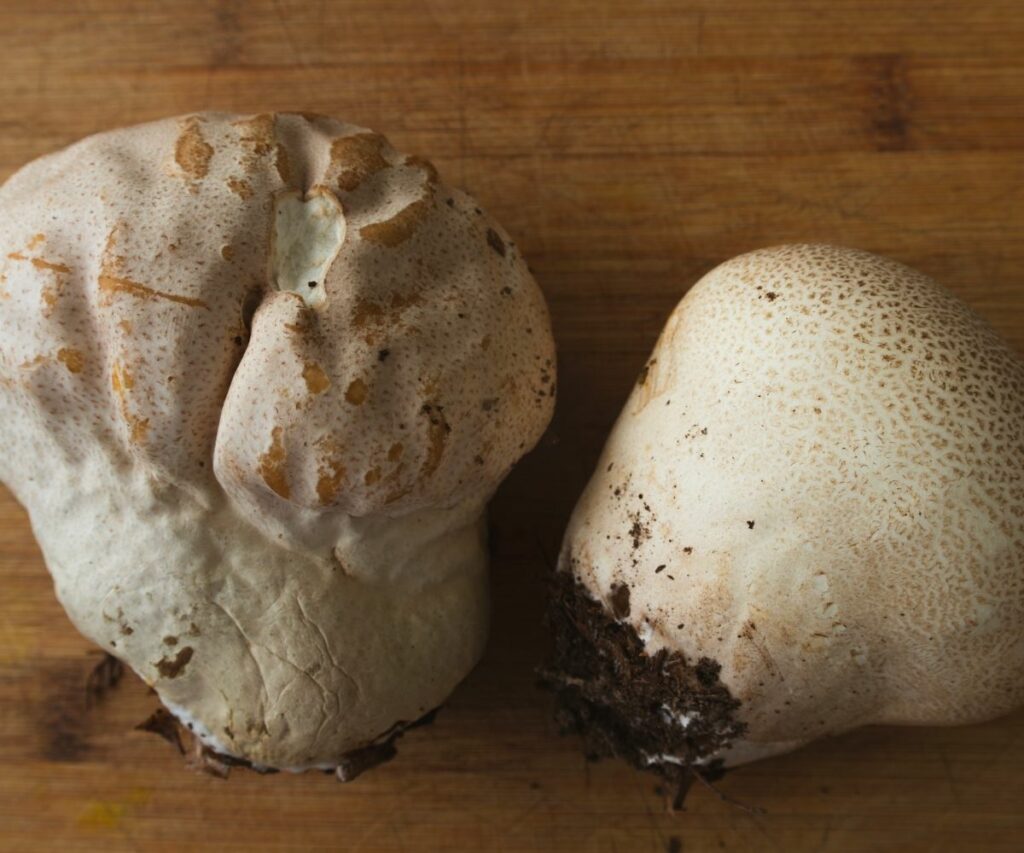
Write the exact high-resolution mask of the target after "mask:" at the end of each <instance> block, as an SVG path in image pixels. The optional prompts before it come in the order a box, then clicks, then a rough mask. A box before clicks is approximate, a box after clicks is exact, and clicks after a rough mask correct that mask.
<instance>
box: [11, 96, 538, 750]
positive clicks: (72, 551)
mask: <svg viewBox="0 0 1024 853" xmlns="http://www.w3.org/2000/svg"><path fill="white" fill-rule="evenodd" d="M0 210H2V212H3V218H2V221H0V248H2V253H0V282H2V284H0V418H2V424H3V431H4V440H5V446H4V452H3V454H2V455H0V476H2V479H3V481H4V482H6V483H7V484H8V486H9V487H10V488H11V489H12V491H13V492H14V494H15V495H16V497H17V498H18V500H19V501H21V503H22V504H23V505H24V506H25V507H26V508H27V510H28V512H29V515H30V517H31V521H32V525H33V528H34V530H35V532H36V535H37V538H38V540H39V543H40V546H41V548H42V551H43V554H44V557H45V559H46V563H47V566H48V567H49V569H50V572H51V573H52V575H53V579H54V582H55V586H56V590H57V594H58V596H59V598H60V600H61V602H62V604H63V605H64V607H65V609H66V610H67V612H68V614H69V616H70V617H71V619H72V620H73V622H74V623H75V625H76V626H77V627H78V628H79V630H80V631H81V632H82V633H83V634H85V635H86V636H87V637H89V638H90V639H92V640H93V641H95V642H96V643H98V644H100V645H101V646H103V647H104V648H105V649H107V650H108V651H109V652H111V653H112V654H114V655H116V656H117V657H118V658H120V659H121V660H123V661H124V662H126V663H127V664H129V665H130V666H131V667H132V668H133V669H134V670H135V671H136V672H137V673H138V674H139V675H140V676H142V678H143V679H145V681H147V682H148V683H150V684H151V685H152V686H153V687H155V688H156V691H157V692H158V694H159V696H160V699H161V700H162V702H163V703H164V704H165V705H166V706H167V708H168V709H170V710H171V711H172V712H173V713H174V714H175V715H176V716H177V717H178V718H179V719H180V720H181V721H183V722H185V723H187V724H188V725H189V726H190V728H192V730H193V731H194V732H195V733H196V734H197V735H198V736H199V737H200V738H201V740H202V742H203V743H205V744H206V745H207V746H208V747H209V748H210V749H213V750H215V751H216V752H218V753H223V754H225V755H227V756H232V757H235V758H238V759H243V760H245V761H248V762H251V763H252V764H254V765H257V766H266V767H278V768H306V767H313V766H316V767H335V766H338V767H341V766H343V765H345V761H346V756H347V755H350V754H351V753H352V751H353V750H360V749H361V748H363V747H366V746H367V745H368V744H374V743H379V741H380V739H381V738H389V737H391V736H392V735H393V734H394V733H395V732H396V731H398V730H399V729H400V728H401V727H402V726H403V725H406V724H408V723H410V722H412V721H415V720H417V719H418V718H420V717H421V716H423V715H424V714H425V713H426V712H429V711H431V710H432V709H433V708H434V707H436V706H437V705H438V704H440V703H441V702H442V701H443V700H444V699H445V698H446V697H447V696H448V694H449V693H450V691H451V690H452V689H453V688H454V687H455V685H456V684H457V683H458V682H459V681H460V680H461V679H462V678H463V677H464V676H465V675H466V674H467V672H468V671H469V670H470V668H471V667H472V666H473V665H474V664H475V662H476V661H477V659H478V658H479V656H480V654H481V651H482V648H483V644H484V640H485V635H486V630H487V612H488V602H487V578H486V554H485V530H484V511H485V504H486V502H487V501H488V499H489V498H490V496H491V494H492V493H493V492H494V490H495V488H496V487H497V486H498V484H499V483H500V482H501V480H502V479H503V478H504V476H505V475H506V474H507V473H508V471H509V469H510V468H511V467H512V465H513V464H514V463H515V462H516V460H517V459H518V458H519V457H520V456H521V455H522V454H523V453H525V452H526V451H527V450H528V449H529V448H530V447H531V446H532V445H533V444H534V443H535V442H536V441H537V440H538V438H539V436H540V434H541V432H542V431H543V429H544V428H545V426H546V424H547V423H548V420H549V418H550V415H551V411H552V408H553V405H554V390H553V388H554V385H553V374H554V363H553V360H554V349H553V343H552V339H551V333H550V328H549V321H548V316H547V310H546V308H545V305H544V301H543V297H542V295H541V293H540V291H539V289H538V288H537V286H536V284H535V283H534V281H533V279H532V278H531V276H530V274H529V272H528V271H527V267H526V263H525V261H524V260H523V258H522V256H521V255H520V253H519V250H518V249H517V248H516V247H515V245H514V243H512V242H511V241H510V240H509V238H508V237H507V235H506V234H505V232H504V231H503V230H502V228H501V227H500V226H499V225H498V224H497V223H495V222H494V221H493V220H492V219H490V218H489V217H488V216H487V215H486V214H485V213H483V212H482V211H481V210H480V209H479V208H478V207H477V206H476V205H475V203H474V202H473V200H472V199H470V198H469V197H468V196H466V195H464V194H462V193H460V192H457V191H454V190H451V189H449V188H448V187H446V186H445V185H444V184H443V183H442V182H441V181H440V179H439V177H438V174H437V172H436V170H435V169H434V167H433V166H432V165H431V164H430V163H429V162H427V161H426V160H423V159H420V158H418V157H407V156H404V155H402V154H399V153H398V152H396V151H395V150H394V149H393V148H391V146H390V145H389V144H388V143H387V141H386V140H385V139H384V138H383V137H382V136H380V135H378V134H376V133H371V132H370V131H367V130H365V129H362V128H358V127H353V126H352V125H348V124H344V123H342V122H340V121H336V120H334V119H330V118H325V117H322V116H305V115H296V114H278V115H257V116H234V115H224V114H215V113H207V114H199V115H192V116H187V117H183V118H173V119H168V120H164V121H157V122H154V123H152V124H147V125H143V126H140V127H135V128H129V129H125V130H117V131H113V132H110V133H103V134H100V135H98V136H93V137H90V138H88V139H86V140H84V141H82V142H79V143H78V144H76V145H73V146H71V147H70V148H68V149H67V150H65V151H62V152H60V153H58V154H54V155H51V156H48V157H44V158H42V159H40V160H37V161H35V162H33V163H31V164H29V165H28V166H26V167H25V168H23V169H22V170H21V171H20V172H18V173H17V174H16V175H15V176H14V177H12V178H11V179H10V180H9V181H8V182H7V184H6V185H5V186H4V187H3V189H2V190H0ZM345 766H347V765H345Z"/></svg>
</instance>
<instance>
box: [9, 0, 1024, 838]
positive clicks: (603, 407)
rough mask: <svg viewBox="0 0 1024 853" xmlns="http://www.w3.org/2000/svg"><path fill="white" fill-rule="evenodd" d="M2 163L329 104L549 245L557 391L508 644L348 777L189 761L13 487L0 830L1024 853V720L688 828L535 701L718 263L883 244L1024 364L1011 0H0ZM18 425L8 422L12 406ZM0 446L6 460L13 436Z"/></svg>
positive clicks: (498, 514)
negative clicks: (616, 447)
mask: <svg viewBox="0 0 1024 853" xmlns="http://www.w3.org/2000/svg"><path fill="white" fill-rule="evenodd" d="M2 13H3V17H2V20H3V27H2V29H0V122H2V124H0V173H2V176H3V177H6V176H7V175H9V174H10V173H11V172H12V171H13V170H14V169H15V168H17V167H18V166H19V165H20V164H22V163H24V162H25V161H27V160H29V159H31V158H33V157H36V156H38V155H40V154H44V153H46V152H48V151H51V150H53V149H55V148H57V147H60V146H63V145H65V144H67V143H69V142H71V141H73V140H75V139H77V138H79V137H81V136H84V135H86V134H88V133H92V132H94V131H98V130H103V129H106V128H110V127H113V126H116V125H122V124H128V123H133V122H140V121H144V120H146V119H150V118H155V117H158V116H163V115H166V114H174V113H181V112H187V111H193V110H197V109H201V108H208V107H216V108H223V109H229V110H235V111H241V112H261V111H266V110H273V109H298V110H311V111H316V112H322V113H330V114H335V115H338V116H342V117H344V118H346V119H348V120H350V121H353V122H356V123H359V124H364V125H368V126H371V127H374V128H377V129H379V130H382V131H384V132H386V133H387V134H388V135H389V136H390V137H391V138H392V140H393V141H394V142H395V143H396V145H397V146H398V147H399V148H400V149H401V150H404V151H410V152H419V153H422V154H424V155H427V156H429V157H431V158H432V159H433V160H434V161H435V162H436V163H437V165H438V166H439V167H440V169H441V171H442V173H443V174H444V175H445V176H446V178H447V179H448V180H449V181H451V182H452V183H454V184H456V185H460V186H462V187H464V188H466V189H468V190H470V191H471V192H472V193H474V194H475V195H476V196H477V197H478V198H479V200H480V201H481V203H482V204H483V205H485V206H486V207H487V208H488V209H489V210H490V211H491V212H493V213H494V214H495V215H496V216H497V218H498V219H499V220H500V221H501V222H503V223H504V224H505V225H506V226H507V227H508V229H509V231H510V232H511V233H512V234H514V235H515V237H516V239H517V241H518V242H519V244H520V246H521V248H522V249H523V251H524V253H525V254H526V256H527V257H528V258H529V259H530V261H531V264H532V267H533V269H534V271H535V273H536V276H537V278H538V280H539V281H540V283H541V285H542V286H543V288H544V290H545V292H546V294H547V297H548V300H549V303H550V306H551V309H552V313H553V316H554V325H555V331H556V335H557V338H558V343H559V347H560V365H559V367H560V376H559V395H560V396H559V410H558V414H557V416H556V419H555V423H554V425H553V427H552V429H551V431H550V433H549V435H548V436H547V438H546V439H545V440H544V441H543V443H542V445H541V447H540V448H539V449H538V450H537V451H536V452H535V453H534V454H533V455H532V456H530V457H529V458H528V459H526V460H525V461H524V462H523V463H522V464H521V465H520V466H519V467H518V468H517V469H516V471H515V472H514V473H513V475H512V477H511V478H510V479H509V481H508V482H507V483H506V484H505V486H504V487H503V488H502V490H501V492H500V494H499V496H498V498H497V500H496V502H495V504H494V507H493V512H492V520H493V531H494V540H495V546H494V550H495V559H494V626H493V637H492V640H491V644H490V647H489V650H488V653H487V656H486V658H485V660H484V661H483V663H481V665H480V666H479V667H478V669H477V670H476V671H475V672H474V673H473V674H472V675H471V676H470V677H469V678H468V680H467V681H466V683H465V684H464V685H463V686H462V687H461V688H460V689H459V690H458V692H457V693H456V694H455V696H453V698H452V700H451V702H450V703H449V705H448V706H447V707H446V708H445V709H444V711H443V712H442V713H441V714H440V716H439V717H438V719H437V722H436V723H435V724H434V725H433V726H430V727H426V728H423V729H419V730H416V731H414V732H412V733H410V734H408V735H407V736H406V737H405V738H403V739H402V741H401V742H400V744H399V747H400V749H399V757H398V759H397V760H395V761H394V762H392V763H391V764H388V765H386V766H384V767H383V768H380V769H379V770H377V771H375V772H373V773H370V774H368V775H367V776H364V777H362V778H360V779H359V780H358V781H356V782H354V783H352V784H350V785H347V786H343V785H340V784H339V783H337V782H335V781H334V780H333V779H332V778H330V777H327V776H324V775H320V774H311V775H305V776H289V775H285V774H282V775H278V776H273V777H259V776H256V775H255V774H252V773H247V772H236V773H235V774H234V775H233V776H232V778H231V779H230V780H229V781H226V782H224V781H219V780H216V779H213V778H210V777H206V776H200V775H196V774H194V773H192V772H190V771H187V770H185V769H183V768H182V766H181V761H180V759H179V758H178V757H177V756H176V755H175V754H174V753H173V752H172V751H171V750H170V748H169V747H168V746H167V744H165V743H163V742H162V741H160V740H158V739H157V738H154V737H153V736H151V735H147V734H144V733H141V732H136V731H133V726H134V725H135V724H136V723H138V722H140V721H141V720H143V719H144V718H145V717H146V716H147V715H148V714H149V713H150V711H151V710H153V708H154V707H155V706H156V701H155V698H154V697H153V696H151V695H149V694H148V693H147V691H146V690H145V688H144V687H142V686H141V685H140V683H139V682H137V681H134V680H126V681H125V683H123V684H122V686H121V687H120V688H118V689H117V690H116V691H114V692H113V693H111V694H110V695H109V696H108V697H107V698H106V699H105V700H104V701H102V702H101V703H99V704H98V705H97V706H96V707H94V708H91V709H87V708H86V706H85V694H84V680H85V678H86V676H87V674H88V672H89V671H90V669H91V668H92V666H93V665H94V664H95V663H96V662H97V661H98V659H99V657H98V654H97V651H96V650H95V649H93V648H92V647H91V646H90V644H89V643H87V642H86V641H85V640H83V639H82V638H80V637H79V636H78V635H77V634H76V632H75V631H74V630H73V629H72V627H71V625H70V624H69V623H68V620H67V619H66V618H65V616H64V615H63V613H62V611H61V609H60V607H59V606H58V605H57V604H56V602H55V600H54V597H53V592H52V588H51V585H50V582H49V579H48V577H47V574H46V571H45V568H44V566H43V563H42V560H41V558H40V555H39V552H38V550H37V548H36V546H35V544H34V541H33V538H32V533H31V530H30V529H29V524H28V521H27V519H26V517H25V514H24V513H23V512H22V510H21V509H20V508H19V507H18V506H17V505H16V504H15V503H14V501H13V500H12V499H11V498H10V496H9V495H8V494H7V493H5V492H3V493H0V848H3V849H9V850H18V851H23V850H24V851H33V850H79V849H81V850H121V849H125V850H131V849H138V850H236V849H237V850H252V849H262V848H267V849H271V848H273V849H285V848H289V849H297V850H298V849H313V848H317V849H345V850H384V849H389V850H390V849H416V850H419V849H445V850H465V851H481V850H516V849H519V850H528V849H535V850H595V851H596V850H602V851H603V850H608V851H611V850H623V851H625V850H645V851H646V850H649V851H673V850H686V851H693V850H705V849H711V850H720V849H728V850H733V849H735V850H745V849H765V850H783V851H803V850H849V849H867V848H884V849H892V850H900V851H905V850H981V849H1007V850H1011V849H1013V850H1020V849H1024V714H1021V713H1018V714H1016V715H1013V716H1011V717H1008V718H1006V719H1002V720H997V721H995V722H992V723H989V724H986V725H980V726H973V727H970V728H955V729H895V728H875V729H869V730H864V731H859V732H855V733H853V734H850V735H847V736H844V737H840V738H837V739H834V740H830V741H828V742H823V743H819V744H817V745H814V746H811V747H809V748H806V749H804V750H802V751H800V752H798V753H796V754H793V755H790V756H786V757H783V758H778V759H774V760H770V761H765V762H762V763H759V764H755V765H752V766H749V767H744V768H742V769H740V770H738V771H736V772H734V773H732V774H731V775H729V776H728V777H727V778H726V779H725V780H724V781H723V782H722V783H721V784H720V786H719V787H720V791H721V793H722V794H723V795H726V796H727V797H729V798H734V799H736V800H739V801H742V802H744V803H747V804H750V805H754V806H757V807H759V808H761V809H763V810H764V813H763V814H751V813H749V812H747V811H744V810H742V809H740V808H737V807H735V806H734V805H732V804H730V803H729V802H726V801H724V800H722V799H719V798H718V797H717V796H716V795H715V793H714V792H712V791H709V790H706V789H697V790H694V791H693V792H692V794H691V796H690V798H689V799H688V800H687V803H686V811H685V812H684V813H682V814H677V815H671V814H667V813H666V809H665V801H664V797H663V796H662V795H661V794H660V793H659V792H658V791H657V781H656V780H655V779H654V778H653V777H650V776H647V775H643V774H639V773H636V772H634V771H632V770H630V769H628V768H626V767H624V766H622V765H620V764H617V763H607V762H606V763H600V764H587V763H586V762H585V761H584V760H583V759H582V757H581V754H580V752H579V749H578V744H577V743H576V742H575V741H573V740H571V739H564V738H559V737H558V735H557V733H556V731H555V727H554V725H553V724H552V722H551V718H550V706H549V700H548V697H547V696H546V695H545V694H544V693H542V692H540V691H538V690H537V689H536V688H535V685H534V681H535V678H534V674H533V670H534V667H535V665H536V664H537V663H538V661H539V660H540V659H541V657H542V655H543V648H544V633H543V631H542V629H541V627H540V614H541V610H542V606H543V595H542V589H541V584H540V580H541V577H542V575H543V573H544V572H545V570H546V566H547V564H549V563H550V560H551V558H552V555H553V554H554V553H556V552H557V548H558V541H559V537H560V534H561V530H562V528H563V525H564V523H565V520H566V517H567V514H568V512H569V510H570V508H571V506H572V503H573V501H574V499H575V497H576V495H577V494H578V493H579V491H580V489H581V488H582V486H583V484H584V482H585V480H586V478H587V476H588V474H589V472H590V469H591V467H592V465H593V464H594V461H595V458H596V455H597V453H598V450H599V448H600V445H601V442H602V440H603V437H604V436H605V435H606V433H607V430H608V428H609V426H610V424H611V422H612V420H613V418H614V417H615V415H616V412H617V410H618V408H619V407H620V405H621V404H622V402H623V400H624V398H625V396H626V394H627V393H628V390H629V388H630V386H631V383H632V382H633V380H634V378H635V375H636V373H637V371H638V370H639V368H640V366H641V365H642V363H643V361H644V359H645V356H646V354H647V352H648V351H649V349H650V347H651V346H652V344H653V342H654V339H655V337H656V335H657V332H658V330H659V328H660V325H661V323H662V322H663V321H664V319H665V317H666V315H667V313H668V312H669V310H670V309H671V308H672V307H673V305H674V304H675V303H676V301H677V300H678V299H679V298H680V297H681V296H682V294H683V293H684V292H685V291H686V289H687V288H688V287H689V286H690V285H691V284H692V283H693V282H694V281H695V280H696V278H697V277H698V276H699V275H700V274H701V273H702V272H704V271H706V270H708V269H709V268H710V267H712V266H713V265H714V264H716V263H718V262H719V261H721V260H723V259H725V258H727V257H729V256H730V255H733V254H736V253H739V252H742V251H745V250H749V249H752V248H755V247H759V246H764V245H769V244H773V243H781V242H785V241H794V240H826V241H834V242H840V243H845V244H850V245H855V246H860V247H863V248H866V249H871V250H874V251H878V252H883V253H886V254H889V255H892V256H894V257H896V258H898V259H900V260H902V261H905V262H907V263H909V264H911V265H914V266H917V267H919V268H920V269H922V270H924V271H925V272H927V273H929V274H931V275H933V276H934V277H936V278H937V279H939V280H940V281H942V282H944V283H946V284H947V285H948V286H949V287H951V288H952V289H953V290H955V291H956V292H957V293H958V294H959V295H960V296H962V297H963V298H964V299H966V300H967V301H968V302H969V303H970V304H971V305H973V306H974V307H975V308H977V310H978V311H980V312H981V313H982V314H984V315H985V316H986V317H987V318H988V319H989V320H991V321H992V323H994V325H995V326H996V327H997V328H998V330H999V331H1000V332H1001V333H1003V334H1004V335H1006V336H1007V337H1008V338H1009V339H1010V340H1011V341H1012V342H1013V343H1014V344H1015V345H1016V346H1017V348H1018V349H1024V5H1022V4H1021V3H1020V2H1019V0H974V2H967V0H963V2H952V0H949V1H948V2H943V0H920V2H883V0H702V2H675V3H672V2H664V1H663V0H651V1H650V2H641V0H633V2H621V3H610V2H600V0H530V2H505V3H500V4H499V3H485V2H465V0H463V2H459V0H428V2H413V0H384V2H371V0H366V2H290V0H252V2H247V0H217V2H210V0H196V2H162V3H154V2H150V0H133V2H118V0H83V2H80V3H74V4H72V3H67V2H57V0H5V1H4V3H3V7H2ZM0 420H2V413H0ZM0 452H2V450H0Z"/></svg>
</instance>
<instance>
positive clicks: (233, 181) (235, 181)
mask: <svg viewBox="0 0 1024 853" xmlns="http://www.w3.org/2000/svg"><path fill="white" fill-rule="evenodd" d="M227 184H228V189H229V190H231V192H233V193H234V194H235V195H237V196H238V197H239V198H252V187H251V186H249V182H248V181H245V180H242V179H241V178H234V177H232V178H228V180H227Z"/></svg>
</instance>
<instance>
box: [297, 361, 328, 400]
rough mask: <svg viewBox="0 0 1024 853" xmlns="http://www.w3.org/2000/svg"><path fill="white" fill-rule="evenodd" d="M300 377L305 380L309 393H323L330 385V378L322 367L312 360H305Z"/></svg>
mask: <svg viewBox="0 0 1024 853" xmlns="http://www.w3.org/2000/svg"><path fill="white" fill-rule="evenodd" d="M302 378H303V379H305V380H306V389H307V390H308V391H309V393H310V394H323V392H324V391H326V390H327V389H328V388H330V387H331V380H330V379H328V378H327V374H326V373H324V371H323V368H322V367H320V365H319V364H314V363H313V362H307V363H306V366H305V367H303V368H302Z"/></svg>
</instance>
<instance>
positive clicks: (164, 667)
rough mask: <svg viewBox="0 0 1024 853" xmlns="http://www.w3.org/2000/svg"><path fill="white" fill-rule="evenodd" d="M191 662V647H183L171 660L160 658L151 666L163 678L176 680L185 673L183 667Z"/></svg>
mask: <svg viewBox="0 0 1024 853" xmlns="http://www.w3.org/2000/svg"><path fill="white" fill-rule="evenodd" d="M190 660H192V647H191V646H185V648H183V649H182V650H181V651H179V652H178V653H177V654H176V655H175V656H174V657H173V658H167V657H164V658H161V659H160V660H159V661H157V662H156V663H155V664H153V666H155V667H156V669H157V672H159V673H160V675H161V677H163V678H177V677H178V676H179V675H181V673H182V672H184V671H185V666H186V665H187V664H188V662H189V661H190Z"/></svg>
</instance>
